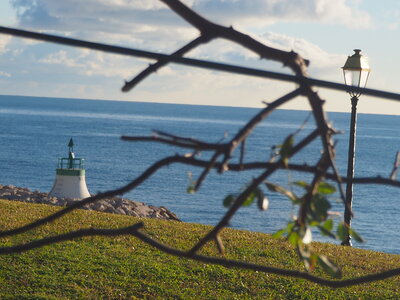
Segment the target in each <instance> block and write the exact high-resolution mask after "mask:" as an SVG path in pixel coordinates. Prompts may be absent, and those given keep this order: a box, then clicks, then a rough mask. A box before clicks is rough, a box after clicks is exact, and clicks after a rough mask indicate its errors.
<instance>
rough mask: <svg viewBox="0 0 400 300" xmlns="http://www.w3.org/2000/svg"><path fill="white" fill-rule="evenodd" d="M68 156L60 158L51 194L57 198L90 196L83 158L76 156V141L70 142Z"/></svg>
mask: <svg viewBox="0 0 400 300" xmlns="http://www.w3.org/2000/svg"><path fill="white" fill-rule="evenodd" d="M68 148H69V149H68V150H69V151H68V158H59V159H58V165H57V169H56V180H55V182H54V185H53V188H52V189H51V191H50V193H49V196H51V197H57V198H70V199H83V198H87V197H90V194H89V191H88V188H87V186H86V179H85V169H84V168H83V162H84V159H83V158H75V154H74V141H73V140H72V138H71V139H70V140H69V143H68Z"/></svg>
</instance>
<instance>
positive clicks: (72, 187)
mask: <svg viewBox="0 0 400 300" xmlns="http://www.w3.org/2000/svg"><path fill="white" fill-rule="evenodd" d="M49 196H51V197H57V198H71V199H83V198H87V197H90V193H89V190H88V188H87V186H86V179H85V176H68V175H56V180H55V182H54V185H53V188H52V189H51V191H50V193H49Z"/></svg>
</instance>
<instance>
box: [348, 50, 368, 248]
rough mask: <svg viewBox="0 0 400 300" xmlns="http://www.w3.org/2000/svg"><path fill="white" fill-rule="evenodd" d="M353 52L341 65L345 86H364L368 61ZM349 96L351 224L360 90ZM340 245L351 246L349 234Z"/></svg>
mask: <svg viewBox="0 0 400 300" xmlns="http://www.w3.org/2000/svg"><path fill="white" fill-rule="evenodd" d="M354 52H355V53H354V54H353V55H352V56H349V57H348V58H347V60H346V63H345V64H344V66H343V68H342V69H343V75H344V82H345V84H346V85H347V86H352V87H360V88H364V87H365V86H366V84H367V80H368V77H369V73H370V71H371V69H370V68H369V64H368V61H367V60H366V59H365V57H363V56H362V55H361V54H360V52H361V50H359V49H355V50H354ZM348 93H349V94H350V96H351V121H350V137H349V154H348V164H347V180H348V181H347V185H346V207H345V210H344V222H345V224H347V225H348V226H350V225H351V206H352V200H353V178H354V154H355V150H356V143H355V140H356V124H357V103H358V98H359V97H360V96H361V93H360V92H354V91H348ZM342 245H346V246H351V239H350V235H349V234H347V237H346V240H345V241H343V243H342Z"/></svg>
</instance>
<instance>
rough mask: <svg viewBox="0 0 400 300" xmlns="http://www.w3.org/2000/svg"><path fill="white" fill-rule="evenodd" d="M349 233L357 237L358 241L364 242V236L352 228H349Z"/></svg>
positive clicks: (354, 237)
mask: <svg viewBox="0 0 400 300" xmlns="http://www.w3.org/2000/svg"><path fill="white" fill-rule="evenodd" d="M349 234H350V236H351V237H352V238H353V239H355V240H356V241H357V242H359V243H364V240H363V238H362V237H361V236H360V235H359V234H358V233H357V232H355V231H354V230H353V229H352V228H349Z"/></svg>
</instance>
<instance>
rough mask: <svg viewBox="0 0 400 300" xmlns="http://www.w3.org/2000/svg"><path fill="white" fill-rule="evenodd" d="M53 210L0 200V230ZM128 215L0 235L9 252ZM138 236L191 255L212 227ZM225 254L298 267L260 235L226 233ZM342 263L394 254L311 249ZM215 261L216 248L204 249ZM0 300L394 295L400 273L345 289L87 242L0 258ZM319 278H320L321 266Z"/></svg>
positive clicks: (349, 272) (354, 266)
mask: <svg viewBox="0 0 400 300" xmlns="http://www.w3.org/2000/svg"><path fill="white" fill-rule="evenodd" d="M59 209H60V208H57V207H51V206H47V205H41V204H29V203H22V202H13V201H6V200H1V201H0V215H1V216H2V218H1V220H0V229H1V230H4V229H9V228H14V227H17V226H20V225H23V224H26V223H28V222H30V221H32V220H36V219H38V218H40V217H43V216H46V215H49V214H50V213H52V212H55V211H57V210H59ZM138 221H139V219H137V218H134V217H128V216H120V215H112V214H105V213H99V212H93V211H85V210H79V211H75V212H73V213H72V214H69V215H67V216H64V217H63V218H61V219H59V220H57V221H56V222H54V223H52V224H50V225H46V226H43V227H40V228H38V229H36V230H34V231H32V232H29V233H25V234H22V235H18V236H15V237H9V238H3V239H0V244H1V246H11V245H16V244H20V243H23V242H28V241H31V240H34V239H37V238H42V237H45V236H49V235H55V234H59V233H64V232H68V231H71V230H77V229H80V228H89V227H96V228H118V227H124V226H128V225H131V224H134V223H136V222H138ZM142 221H144V223H145V227H144V229H143V231H145V232H146V233H147V234H149V235H151V236H153V237H154V238H156V239H158V240H159V241H162V242H164V243H165V244H168V245H171V246H174V247H178V248H181V249H189V248H190V247H191V246H192V245H193V244H194V243H195V242H196V241H197V240H198V239H199V237H200V236H201V235H202V234H204V233H205V232H206V231H207V230H209V229H210V227H209V226H205V225H198V224H190V223H182V222H174V221H162V220H155V219H142ZM221 237H222V239H223V241H224V245H225V247H226V252H227V253H226V258H229V259H237V260H243V261H248V262H254V263H260V264H264V265H268V266H274V267H280V268H285V269H291V270H303V266H302V264H301V263H300V262H299V260H298V257H297V255H296V254H295V252H294V251H293V249H292V247H291V246H290V245H289V244H287V243H286V242H285V241H284V240H275V239H272V238H271V237H270V236H269V235H267V234H262V233H254V232H248V231H240V230H233V229H224V231H223V232H222V234H221ZM314 249H316V250H317V251H318V252H320V253H325V254H327V255H328V256H329V257H330V258H332V260H333V261H335V262H336V263H338V264H339V265H340V266H341V267H342V271H343V274H344V278H351V277H354V276H360V275H366V274H370V273H374V272H378V271H383V270H387V269H391V268H398V267H400V255H389V254H385V253H380V252H373V251H368V250H360V249H352V248H348V247H340V246H335V245H330V244H321V243H315V244H314ZM201 253H202V254H205V255H214V256H219V254H218V253H217V251H216V247H215V245H214V244H213V243H211V244H210V245H207V246H206V247H205V248H204V249H202V251H201ZM0 270H1V271H0V299H10V298H15V299H74V298H89V299H99V298H112V299H118V298H121V299H127V298H128V299H136V298H150V299H154V298H155V299H269V298H272V299H399V298H400V276H397V277H393V278H390V279H387V280H384V281H378V282H374V283H370V284H363V285H359V286H353V287H349V288H343V289H332V288H328V287H324V286H320V285H317V284H314V283H311V282H308V281H306V280H301V279H291V278H289V277H284V276H276V275H270V274H264V273H261V272H254V271H246V270H241V269H229V268H225V267H221V266H217V265H207V264H204V263H199V262H196V261H191V260H187V259H182V258H178V257H173V256H170V255H167V254H164V253H162V252H160V251H158V250H156V249H154V248H152V247H150V246H148V245H146V244H144V243H143V242H141V241H140V240H138V239H136V238H134V237H131V236H120V237H116V238H107V237H85V238H80V239H77V240H74V241H68V242H62V243H58V244H55V245H51V246H46V247H43V248H40V249H35V250H31V251H28V252H24V253H22V254H12V255H0ZM315 274H316V275H320V276H325V275H323V272H322V271H321V270H316V271H315Z"/></svg>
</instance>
